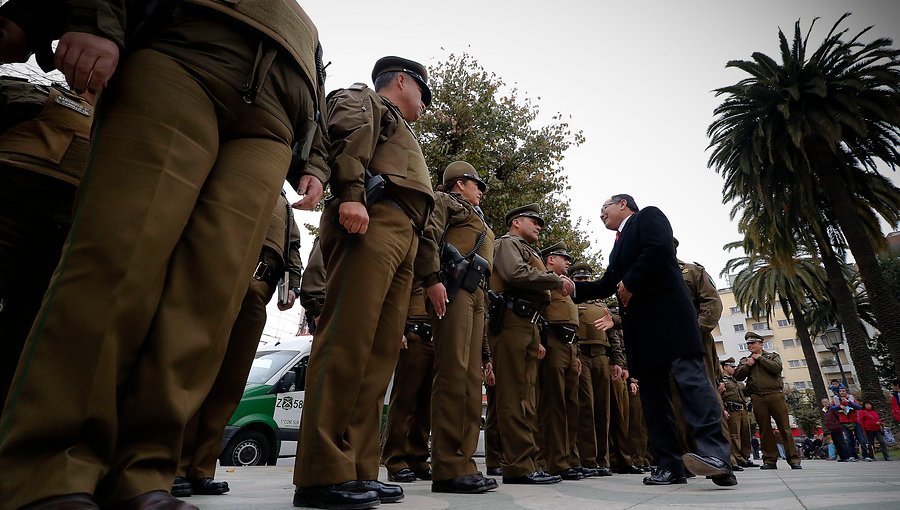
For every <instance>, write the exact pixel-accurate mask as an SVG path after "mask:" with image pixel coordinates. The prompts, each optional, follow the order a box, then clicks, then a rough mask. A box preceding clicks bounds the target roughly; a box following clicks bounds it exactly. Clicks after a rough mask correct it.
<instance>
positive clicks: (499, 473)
mask: <svg viewBox="0 0 900 510" xmlns="http://www.w3.org/2000/svg"><path fill="white" fill-rule="evenodd" d="M487 474H488V476H503V471H501V470H500V468H498V467H495V468H492V467H489V468H487Z"/></svg>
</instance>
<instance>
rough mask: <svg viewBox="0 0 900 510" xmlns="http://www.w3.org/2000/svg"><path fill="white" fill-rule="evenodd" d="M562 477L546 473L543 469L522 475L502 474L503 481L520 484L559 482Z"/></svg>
mask: <svg viewBox="0 0 900 510" xmlns="http://www.w3.org/2000/svg"><path fill="white" fill-rule="evenodd" d="M561 481H562V478H560V477H558V476H553V475H548V474H547V473H544V472H543V471H535V472H534V473H530V474H527V475H522V476H504V477H503V483H510V484H522V485H546V484H551V483H559V482H561Z"/></svg>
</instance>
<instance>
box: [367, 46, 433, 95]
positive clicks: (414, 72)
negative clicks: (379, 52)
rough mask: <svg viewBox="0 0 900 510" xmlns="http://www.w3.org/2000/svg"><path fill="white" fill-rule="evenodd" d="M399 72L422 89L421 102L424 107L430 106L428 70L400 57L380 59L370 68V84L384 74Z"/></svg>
mask: <svg viewBox="0 0 900 510" xmlns="http://www.w3.org/2000/svg"><path fill="white" fill-rule="evenodd" d="M393 71H400V72H402V73H406V74H408V75H409V76H410V77H411V78H412V79H414V80H416V83H418V84H419V86H420V87H422V102H423V103H425V106H428V105H430V104H431V89H430V88H428V70H427V69H425V66H423V65H422V64H420V63H418V62H415V61H413V60H409V59H405V58H401V57H381V58H379V59H378V62H375V67H373V68H372V83H375V80H376V79H377V78H378V77H379V76H381V75H382V74H384V73H390V72H393Z"/></svg>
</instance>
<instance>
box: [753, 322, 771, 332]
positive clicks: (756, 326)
mask: <svg viewBox="0 0 900 510" xmlns="http://www.w3.org/2000/svg"><path fill="white" fill-rule="evenodd" d="M764 329H768V327H767V325H766V323H765V322H754V323H753V331H762V330H764Z"/></svg>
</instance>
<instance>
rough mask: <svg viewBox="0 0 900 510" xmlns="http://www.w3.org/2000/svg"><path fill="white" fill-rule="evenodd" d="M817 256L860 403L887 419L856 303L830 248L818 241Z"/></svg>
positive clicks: (886, 408)
mask: <svg viewBox="0 0 900 510" xmlns="http://www.w3.org/2000/svg"><path fill="white" fill-rule="evenodd" d="M819 252H820V253H821V254H822V263H823V264H824V266H825V273H826V274H827V275H828V290H829V291H830V293H831V298H832V299H833V300H834V304H835V308H836V309H837V314H838V318H839V319H840V321H841V325H842V326H843V327H844V333H845V334H846V335H847V345H848V347H849V348H850V357H851V358H852V359H853V365H854V367H855V368H856V376H857V377H858V378H859V386H860V388H861V389H862V397H863V398H862V399H860V400H868V401H870V402H872V405H873V406H874V407H875V409H876V410H877V411H878V414H880V415H881V416H890V414H889V413H890V412H891V411H890V409H889V408H888V407H886V406H885V404H886V403H887V401H886V400H885V398H884V393H883V392H882V391H881V384H880V383H879V382H878V373H877V372H876V371H875V362H874V360H873V359H872V353H871V352H870V351H869V345H868V343H867V340H868V335H867V334H866V331H865V330H864V329H863V327H862V323H861V322H860V320H859V314H858V313H857V312H856V303H855V302H854V300H853V295H852V294H851V293H850V287H849V286H848V285H847V280H845V279H844V273H843V271H842V270H841V263H840V261H838V259H837V257H835V255H834V252H833V251H832V250H831V246H830V245H828V244H827V243H825V242H824V241H823V240H822V239H819Z"/></svg>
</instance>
